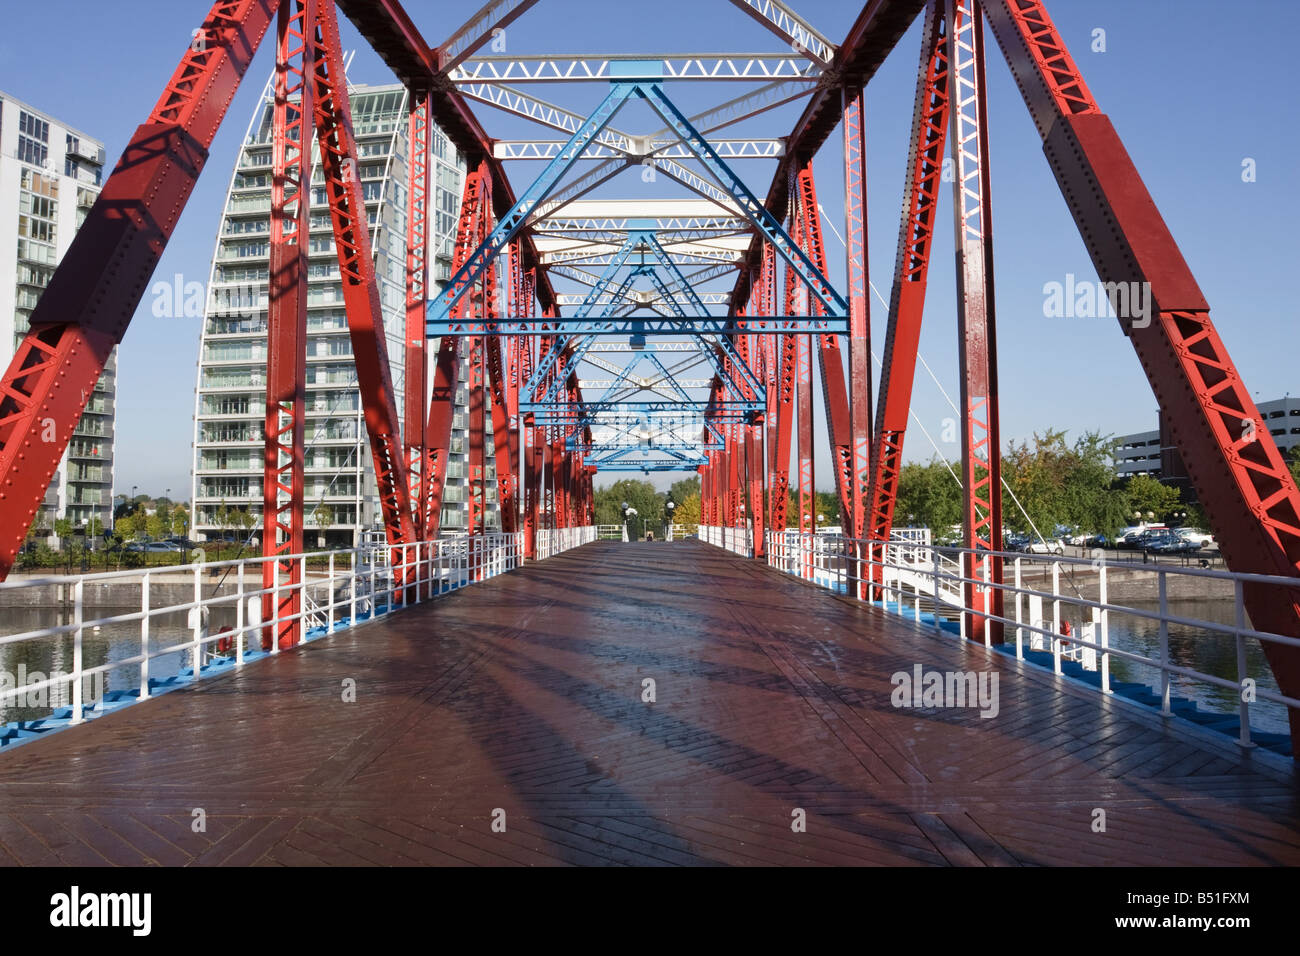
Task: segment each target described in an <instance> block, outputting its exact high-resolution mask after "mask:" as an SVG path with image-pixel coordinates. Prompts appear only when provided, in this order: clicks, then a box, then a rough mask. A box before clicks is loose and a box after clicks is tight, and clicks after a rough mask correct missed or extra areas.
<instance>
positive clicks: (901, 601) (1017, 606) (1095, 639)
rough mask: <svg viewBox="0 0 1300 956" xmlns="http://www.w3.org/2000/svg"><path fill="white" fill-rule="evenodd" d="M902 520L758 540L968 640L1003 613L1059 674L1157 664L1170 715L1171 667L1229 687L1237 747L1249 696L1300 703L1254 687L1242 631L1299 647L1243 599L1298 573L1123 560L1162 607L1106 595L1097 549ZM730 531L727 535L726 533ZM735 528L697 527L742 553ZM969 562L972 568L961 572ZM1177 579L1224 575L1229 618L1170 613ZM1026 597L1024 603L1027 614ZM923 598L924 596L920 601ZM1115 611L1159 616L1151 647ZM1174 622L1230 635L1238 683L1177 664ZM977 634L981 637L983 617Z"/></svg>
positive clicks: (799, 568) (802, 573)
mask: <svg viewBox="0 0 1300 956" xmlns="http://www.w3.org/2000/svg"><path fill="white" fill-rule="evenodd" d="M706 530H707V533H706ZM900 530H901V531H903V532H904V534H897V533H896V535H897V536H896V537H893V538H891V539H890V540H888V541H883V540H868V539H854V538H845V537H842V536H839V535H814V534H808V533H807V532H799V531H789V530H787V531H769V532H767V535H766V542H765V543H766V563H767V564H768V565H769V566H771V567H774V568H777V569H779V570H781V571H784V572H786V573H789V574H793V575H795V576H798V577H801V578H803V579H805V580H808V581H811V582H813V583H816V584H818V585H820V586H822V587H826V588H829V589H831V590H834V591H837V592H841V593H846V594H849V595H851V596H853V597H854V598H856V599H859V600H870V603H873V604H877V605H879V606H881V607H883V608H884V609H885V610H887V611H890V612H891V613H896V614H899V615H901V616H904V617H907V618H909V619H912V620H915V621H917V622H918V623H921V622H922V621H923V620H924V619H926V618H929V619H930V623H931V625H932V627H933V629H934V630H935V631H937V632H940V633H945V634H947V633H951V632H952V629H953V624H954V622H955V625H956V627H955V630H956V634H957V635H958V636H959V637H962V638H964V637H965V635H966V633H967V628H968V623H969V621H970V620H971V619H972V618H980V619H983V620H985V621H987V622H999V623H1001V624H1003V625H1004V626H1006V627H1007V628H1009V629H1014V635H1015V636H1014V642H1015V656H1016V657H1017V659H1020V660H1028V659H1027V658H1026V656H1025V646H1024V644H1025V640H1026V636H1028V638H1029V640H1030V644H1031V646H1030V648H1029V649H1030V650H1031V651H1032V650H1038V649H1042V650H1050V652H1051V654H1052V670H1053V671H1054V673H1056V674H1058V675H1062V674H1063V673H1064V672H1063V670H1062V661H1064V660H1072V661H1074V662H1076V663H1079V664H1080V665H1081V666H1082V667H1083V668H1084V669H1085V670H1090V671H1096V672H1098V674H1099V678H1100V683H1099V685H1098V686H1099V688H1100V691H1101V692H1102V693H1103V694H1109V693H1111V663H1112V658H1114V659H1119V660H1125V661H1130V662H1132V663H1135V664H1139V665H1142V666H1145V667H1149V668H1152V669H1153V670H1155V671H1156V672H1157V673H1158V675H1159V677H1158V681H1159V685H1158V686H1156V687H1153V688H1152V690H1153V692H1154V693H1157V694H1158V695H1159V698H1160V701H1161V703H1160V708H1159V712H1160V713H1161V714H1163V715H1164V716H1167V717H1173V716H1174V713H1173V711H1172V706H1171V698H1172V691H1171V687H1172V679H1173V678H1175V677H1177V678H1182V679H1184V680H1187V681H1193V682H1198V683H1201V684H1204V685H1210V686H1213V687H1218V688H1223V689H1229V690H1232V691H1233V692H1234V696H1235V697H1236V698H1237V699H1238V700H1239V704H1238V708H1237V709H1238V714H1237V716H1238V738H1237V739H1238V742H1239V743H1240V744H1241V745H1242V746H1247V747H1249V746H1252V745H1253V744H1252V740H1251V737H1252V730H1251V725H1250V714H1251V706H1252V704H1254V703H1257V702H1259V701H1268V702H1271V703H1274V704H1278V705H1281V706H1282V707H1285V708H1300V699H1296V698H1293V697H1289V696H1287V695H1285V694H1282V693H1280V692H1277V691H1273V690H1271V689H1268V688H1266V687H1262V686H1259V680H1258V677H1259V675H1258V674H1256V675H1253V676H1252V674H1251V673H1250V672H1249V668H1248V666H1247V658H1246V645H1245V642H1246V640H1248V639H1254V640H1257V641H1260V642H1269V643H1274V644H1282V645H1286V646H1291V647H1295V646H1300V639H1297V638H1294V637H1291V636H1289V635H1285V634H1275V633H1272V632H1269V631H1262V630H1259V629H1257V628H1253V627H1251V626H1250V624H1249V623H1247V618H1246V613H1245V607H1244V604H1243V600H1242V594H1243V587H1244V586H1245V585H1247V584H1250V585H1266V586H1271V587H1281V588H1286V589H1288V590H1289V591H1291V592H1292V593H1293V594H1296V593H1300V581H1298V580H1296V579H1295V578H1291V577H1286V576H1282V575H1267V574H1244V573H1237V572H1233V571H1221V570H1215V569H1206V568H1192V567H1176V566H1172V565H1155V566H1144V565H1125V566H1124V568H1123V570H1125V571H1129V572H1132V573H1136V574H1139V575H1142V576H1147V580H1149V581H1151V582H1154V585H1155V591H1156V596H1157V600H1158V608H1157V609H1156V610H1149V609H1146V608H1142V607H1133V606H1128V605H1125V604H1121V603H1118V602H1116V601H1112V600H1110V599H1109V597H1108V593H1107V592H1108V578H1109V577H1110V571H1111V570H1112V569H1111V568H1110V566H1109V565H1108V564H1107V563H1106V561H1105V560H1104V558H1097V557H1092V558H1075V557H1069V556H1064V555H1055V556H1046V557H1044V558H1041V559H1036V558H1034V557H1027V556H1026V555H1024V554H1021V553H1018V552H1010V551H1001V552H988V551H976V550H972V549H968V548H956V547H953V548H946V547H937V546H934V545H931V544H930V543H929V541H928V540H926V541H924V542H917V541H915V540H908V536H907V534H906V532H909V531H912V530H914V529H900ZM728 532H731V533H732V535H731V536H728ZM737 533H738V532H737V529H720V528H709V529H704V528H701V534H700V537H701V539H702V540H704V541H706V542H708V543H710V544H714V545H717V546H719V547H726V548H728V549H729V550H734V551H737V553H742V554H745V553H746V552H745V551H744V550H741V549H737V548H735V547H733V546H732V545H733V543H734V541H735V540H736V538H735V534H737ZM749 553H752V552H749ZM972 558H974V560H973V561H972V560H971V559H972ZM993 558H1001V559H1002V560H1003V562H1004V567H1005V568H1006V569H1007V577H1008V578H1009V580H1003V581H1001V582H996V581H994V580H992V576H991V574H990V573H989V572H990V561H991V560H992V559H993ZM968 567H971V568H974V569H975V570H974V571H971V572H970V573H969V574H968V573H967V568H968ZM1029 567H1034V568H1040V567H1041V568H1042V569H1043V570H1044V571H1045V572H1050V574H1051V579H1052V587H1051V590H1050V591H1048V590H1040V589H1038V588H1035V587H1031V586H1029V585H1028V584H1027V582H1026V581H1025V571H1026V569H1027V568H1029ZM1063 569H1067V570H1071V571H1074V572H1076V573H1080V574H1081V579H1083V578H1082V574H1088V575H1095V576H1096V580H1097V585H1098V588H1097V593H1098V597H1097V599H1096V600H1094V599H1091V598H1087V597H1084V596H1083V594H1082V592H1077V593H1075V594H1069V593H1065V592H1063V591H1062V589H1061V574H1062V570H1063ZM1170 575H1178V576H1180V578H1171V577H1170ZM1180 579H1182V580H1188V581H1189V582H1196V583H1199V584H1202V585H1206V584H1209V583H1210V582H1231V584H1232V592H1233V602H1234V610H1235V613H1234V615H1233V622H1232V623H1223V622H1220V621H1211V620H1204V619H1200V618H1194V617H1188V616H1185V615H1179V614H1173V613H1170V611H1169V606H1168V602H1169V593H1170V583H1171V581H1177V580H1180ZM968 589H970V591H971V592H972V593H974V594H977V595H983V596H984V598H985V600H984V601H983V602H979V603H981V604H982V606H979V607H976V608H968V607H966V606H965V600H964V596H965V594H966V593H967V591H968ZM1201 590H1203V588H1202V589H1201ZM994 591H1000V592H1001V593H1002V594H1003V595H1004V607H1007V609H1005V610H1004V611H1003V613H1002V614H1001V615H998V614H994V613H993V611H992V608H993V606H994V605H993V602H992V601H991V600H990V599H989V598H990V596H991V594H992V593H993V592H994ZM1026 600H1028V603H1029V609H1028V613H1027V610H1026V607H1025V602H1026ZM923 603H924V604H925V605H926V608H925V610H924V611H923V608H922V605H923ZM1008 606H1009V607H1008ZM1069 609H1074V611H1075V612H1076V613H1077V614H1078V615H1079V616H1080V617H1081V618H1083V623H1082V625H1081V626H1080V627H1079V628H1078V630H1077V631H1075V632H1074V633H1072V634H1070V635H1068V636H1067V635H1063V634H1062V633H1060V631H1061V621H1062V619H1063V610H1069ZM1115 615H1123V616H1125V617H1130V618H1136V619H1140V620H1146V621H1152V622H1155V623H1156V625H1157V627H1158V631H1159V652H1158V656H1151V655H1150V654H1143V653H1140V652H1137V651H1134V650H1129V649H1124V648H1118V647H1115V646H1113V645H1112V644H1111V643H1110V625H1111V620H1112V617H1113V616H1115ZM1031 618H1032V619H1031ZM1171 626H1181V627H1188V628H1196V629H1199V630H1202V631H1205V632H1207V633H1214V634H1220V635H1224V636H1229V637H1232V638H1233V639H1234V641H1235V642H1236V658H1237V660H1236V664H1237V668H1236V669H1237V679H1236V680H1235V681H1234V680H1231V679H1229V678H1225V677H1220V676H1218V675H1215V674H1209V673H1205V672H1203V671H1200V670H1197V669H1195V668H1194V667H1188V666H1184V665H1181V664H1176V663H1174V662H1173V660H1172V658H1171V655H1170V651H1169V628H1170V627H1171ZM984 633H985V635H986V637H985V640H986V643H987V642H988V641H989V637H988V634H989V629H988V628H987V627H986V628H985V629H984ZM1030 663H1033V661H1030ZM1090 686H1091V685H1090Z"/></svg>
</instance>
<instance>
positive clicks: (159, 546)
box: [144, 541, 185, 554]
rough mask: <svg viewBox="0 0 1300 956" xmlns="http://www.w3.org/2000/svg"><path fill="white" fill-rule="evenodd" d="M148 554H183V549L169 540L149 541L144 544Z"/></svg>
mask: <svg viewBox="0 0 1300 956" xmlns="http://www.w3.org/2000/svg"><path fill="white" fill-rule="evenodd" d="M144 550H145V551H146V552H147V553H149V554H183V553H184V551H185V549H184V548H182V547H181V546H180V545H179V544H173V543H172V542H170V541H150V542H149V543H148V544H146V545H145V546H144Z"/></svg>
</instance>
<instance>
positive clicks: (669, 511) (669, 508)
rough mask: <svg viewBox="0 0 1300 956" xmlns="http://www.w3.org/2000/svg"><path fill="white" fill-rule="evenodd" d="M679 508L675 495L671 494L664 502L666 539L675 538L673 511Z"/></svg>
mask: <svg viewBox="0 0 1300 956" xmlns="http://www.w3.org/2000/svg"><path fill="white" fill-rule="evenodd" d="M676 510H677V502H675V501H673V496H672V495H669V496H668V500H667V501H665V502H664V540H665V541H671V540H673V512H675V511H676Z"/></svg>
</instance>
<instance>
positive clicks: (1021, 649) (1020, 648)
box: [1015, 558, 1025, 661]
mask: <svg viewBox="0 0 1300 956" xmlns="http://www.w3.org/2000/svg"><path fill="white" fill-rule="evenodd" d="M1015 571H1016V660H1018V661H1023V660H1024V659H1025V629H1024V626H1023V625H1024V623H1025V619H1024V611H1023V607H1024V605H1023V601H1022V599H1023V598H1024V595H1023V594H1021V593H1020V588H1021V577H1020V558H1016V560H1015Z"/></svg>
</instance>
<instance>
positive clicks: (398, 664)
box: [0, 542, 1300, 866]
mask: <svg viewBox="0 0 1300 956" xmlns="http://www.w3.org/2000/svg"><path fill="white" fill-rule="evenodd" d="M915 664H921V665H922V666H923V667H924V668H925V669H927V670H930V669H937V670H940V671H952V670H961V671H972V670H985V669H989V670H993V671H996V672H997V674H998V676H999V713H998V716H997V717H996V718H993V719H983V718H981V717H980V716H979V713H978V712H977V711H976V710H974V709H960V708H929V709H900V708H895V707H893V706H892V704H891V702H890V694H891V691H892V690H893V685H892V684H891V683H890V675H891V674H893V673H894V672H896V671H910V670H911V668H912V667H913V665H915ZM345 680H350V681H355V684H356V700H355V702H354V703H348V702H345V701H344V700H343V694H342V688H343V683H344V681H345ZM646 680H652V681H653V682H654V700H653V702H651V701H647V700H645V699H643V694H644V693H645V687H646V685H645V684H644V682H645V681H646ZM0 761H3V767H4V770H5V773H4V775H3V779H0V864H3V865H14V864H35V865H60V864H64V865H106V864H124V865H155V864H159V865H172V866H174V865H184V864H195V865H226V866H232V865H233V866H243V865H253V864H262V865H290V866H323V865H338V864H353V865H357V864H359V865H400V866H425V865H447V866H456V865H480V866H481V865H487V866H499V865H523V866H534V865H557V864H558V865H565V864H569V865H599V864H605V865H646V866H673V865H711V864H712V865H796V864H814V865H830V866H836V865H959V866H961V865H969V866H999V865H1012V864H1086V863H1091V864H1106V865H1125V864H1142V863H1160V864H1193V865H1194V864H1216V863H1223V864H1251V863H1288V864H1295V863H1297V862H1300V826H1298V823H1300V814H1298V811H1297V808H1296V803H1295V793H1296V781H1295V779H1294V775H1293V772H1292V770H1291V769H1290V768H1289V767H1286V766H1281V765H1277V764H1270V763H1268V762H1266V761H1263V760H1260V759H1258V758H1253V757H1251V756H1249V755H1243V754H1242V753H1240V752H1238V751H1236V750H1235V749H1234V748H1233V746H1232V744H1231V742H1230V741H1226V740H1225V741H1224V742H1222V743H1218V744H1216V743H1215V742H1213V741H1209V740H1208V738H1205V737H1204V736H1195V735H1192V734H1190V733H1184V732H1182V731H1180V730H1178V729H1177V728H1176V726H1171V725H1169V724H1168V723H1165V722H1161V721H1160V720H1159V719H1158V718H1148V717H1146V716H1145V715H1141V714H1137V713H1135V712H1133V711H1132V710H1130V709H1127V708H1125V707H1123V706H1120V705H1118V704H1116V703H1115V702H1114V701H1110V700H1106V699H1103V698H1101V697H1100V696H1098V695H1094V694H1088V693H1086V692H1084V691H1081V690H1079V689H1077V688H1070V687H1067V686H1065V685H1063V684H1061V683H1060V682H1058V681H1056V680H1055V679H1054V678H1052V677H1051V675H1047V674H1043V673H1038V672H1035V671H1033V670H1032V669H1030V668H1027V667H1026V666H1024V665H1021V664H1018V663H1017V662H1015V661H1014V660H1009V659H1007V658H1005V657H1003V656H1000V655H995V654H991V653H990V652H987V651H985V650H984V649H983V648H979V647H972V646H969V645H962V644H961V643H959V642H957V641H955V640H952V639H942V638H938V637H935V636H933V635H932V634H930V633H927V632H923V631H921V630H918V629H916V628H912V627H910V626H909V625H907V624H905V623H902V622H899V621H898V620H897V619H893V618H890V617H888V616H886V615H884V614H882V613H881V612H878V611H875V610H874V609H870V608H865V607H862V606H861V605H856V604H854V603H852V602H849V601H846V600H843V599H839V598H836V597H834V596H832V595H830V594H828V593H827V592H825V591H821V590H819V589H816V588H812V587H810V586H807V585H805V584H803V583H801V582H798V581H795V580H793V579H791V578H788V577H785V576H782V575H779V574H776V573H775V572H770V571H768V570H767V569H765V568H761V567H758V566H756V565H755V564H753V563H752V562H749V561H745V560H743V559H740V558H737V557H735V556H734V555H731V554H728V553H726V552H722V551H719V550H717V549H713V548H709V547H707V546H705V545H701V544H698V543H696V542H683V543H674V544H671V545H669V544H644V543H642V544H636V543H634V544H627V545H624V544H621V543H613V542H609V543H605V542H602V543H597V544H593V545H588V546H586V547H583V548H580V549H577V550H575V551H571V552H567V553H565V554H563V555H560V556H558V557H556V558H553V559H551V560H549V561H546V562H543V563H541V564H534V565H530V566H528V567H527V568H525V569H523V570H521V571H518V572H515V573H512V574H509V575H506V576H503V577H500V578H496V579H494V580H492V581H490V582H486V583H484V584H480V585H475V586H474V587H472V588H467V589H465V590H463V591H460V592H457V593H456V594H453V595H449V596H447V597H444V598H442V599H439V600H438V601H436V602H433V603H429V604H424V605H421V606H420V607H418V608H413V609H411V610H409V611H404V612H402V613H400V614H395V615H393V616H392V617H391V618H387V619H384V620H381V621H379V622H375V623H373V624H368V625H364V626H362V627H359V628H356V629H354V630H347V631H341V632H339V633H337V634H335V635H333V636H331V637H329V638H326V639H323V640H321V641H317V642H314V643H313V644H311V645H309V646H307V647H304V648H300V649H298V650H295V651H291V652H287V653H283V654H281V655H279V656H278V657H276V658H273V659H269V660H264V661H261V662H258V663H256V664H251V665H249V666H247V667H246V668H244V669H242V670H241V671H239V672H237V673H235V674H232V675H230V676H228V677H223V678H219V679H214V680H210V681H207V682H204V683H201V684H199V685H197V686H195V687H192V688H189V689H186V690H183V691H178V692H174V693H171V694H166V695H163V696H161V697H159V698H157V699H155V700H152V701H150V702H148V703H146V704H143V705H139V706H136V707H132V708H127V709H126V710H123V711H119V712H116V713H113V714H109V715H107V716H105V717H103V718H101V719H98V720H95V721H93V722H91V723H89V724H87V725H85V726H82V727H79V728H75V729H72V730H69V731H66V732H63V733H60V734H58V735H56V736H54V737H52V738H50V739H48V740H45V741H41V742H39V743H37V744H34V745H31V746H27V747H23V748H21V749H18V750H15V751H13V752H12V753H8V754H5V755H4V756H3V757H0ZM1099 809H1100V810H1104V811H1105V813H1106V823H1107V826H1106V830H1105V832H1094V827H1093V821H1094V820H1095V819H1096V811H1097V810H1099ZM198 810H202V818H203V823H204V826H203V828H202V829H197V828H196V825H195V821H196V811H198ZM501 814H504V819H505V830H504V832H497V831H494V829H493V826H492V824H493V819H494V815H495V816H496V817H500V815H501ZM800 816H802V818H803V820H804V822H805V828H804V829H803V830H802V831H797V830H796V829H792V823H794V822H795V821H796V819H798V818H799V817H800Z"/></svg>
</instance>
